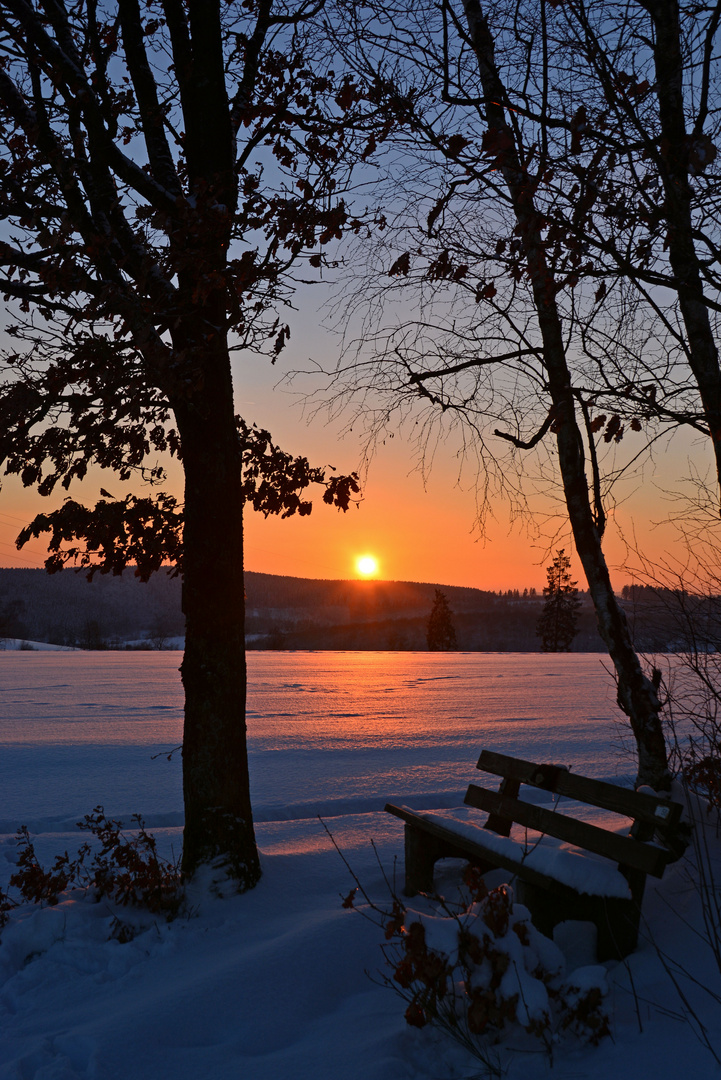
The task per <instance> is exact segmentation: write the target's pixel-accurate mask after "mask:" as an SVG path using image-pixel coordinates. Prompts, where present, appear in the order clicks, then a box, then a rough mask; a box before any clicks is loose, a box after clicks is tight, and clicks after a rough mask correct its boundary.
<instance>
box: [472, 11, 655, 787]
mask: <svg viewBox="0 0 721 1080" xmlns="http://www.w3.org/2000/svg"><path fill="white" fill-rule="evenodd" d="M464 9H465V13H466V19H467V22H468V28H469V31H470V36H471V41H472V43H473V48H474V51H475V54H476V59H477V62H478V67H479V72H480V76H481V81H482V85H483V91H484V95H485V98H486V114H487V118H488V122H489V127H490V128H491V129H493V130H495V131H496V132H498V133H499V134H502V136H503V137H504V138H503V141H502V142H501V141H500V140H499V146H501V145H502V146H503V147H504V149H503V150H502V152H501V153H500V154H499V158H500V161H501V171H502V173H503V177H504V180H505V183H506V186H507V188H508V192H509V195H510V199H511V204H512V207H513V212H514V214H515V218H516V221H517V224H518V232H519V234H520V236H521V239H522V242H523V247H524V255H525V260H526V266H527V272H528V276H529V278H530V281H531V289H532V293H533V299H534V304H535V307H536V313H537V317H538V325H539V329H540V333H541V339H542V343H543V359H544V366H545V368H546V373H547V376H548V389H549V393H550V397H551V401H552V403H553V409H554V416H555V420H554V425H553V426H554V428H555V433H556V443H557V449H558V462H559V468H560V472H561V479H562V483H563V491H564V496H565V501H566V507H567V510H568V517H569V521H570V524H571V529H572V531H573V538H574V542H575V545H576V551H577V552H578V556H579V558H580V560H581V563H582V565H583V569H584V573H585V575H586V580H587V582H588V588H589V592H590V595H591V599H592V600H593V605H594V608H595V611H596V617H597V619H598V629H599V633H600V635H601V637H602V639H603V642H604V644H605V645H606V648H607V649H608V652H609V655H610V657H611V660H612V661H613V665H614V668H615V670H616V675H617V679H618V703H619V706H620V707H621V708H622V709H623V711H624V712H625V713H626V715H627V716H628V717H629V720H630V723H631V729H632V731H633V734H634V738H635V740H636V745H637V748H638V777H637V782H638V783H639V784H649V785H650V786H651V787H653V788H655V789H656V790H663V789H665V788H668V787H669V786H670V774H669V771H668V761H667V754H666V743H665V739H664V735H663V729H662V726H661V721H660V717H659V709H660V703H659V700H658V695H657V693H656V690H655V687H654V686H653V684H652V682H651V680H650V679H648V678H647V676H646V675H645V674H644V672H643V669H642V667H641V664H640V661H639V659H638V656H637V655H636V652H635V650H634V648H633V644H632V642H631V637H630V633H629V630H628V624H627V622H626V616H625V614H624V612H623V610H622V609H621V608H620V606H619V604H618V602H617V600H616V596H615V594H614V592H613V588H612V586H611V578H610V575H609V572H608V567H607V565H606V559H605V556H604V554H603V549H602V546H601V534H600V530H599V528H598V526H597V523H596V520H595V518H594V514H593V508H592V505H591V499H590V496H589V488H588V477H587V476H586V468H585V455H584V448H583V438H582V435H581V429H580V426H579V424H578V421H577V418H576V411H575V401H574V396H573V390H572V387H571V375H570V372H569V370H568V365H567V363H566V355H565V348H564V342H563V326H562V320H561V316H560V313H559V310H558V305H557V303H556V282H555V280H554V276H553V272H552V270H551V267H550V266H549V265H548V262H547V259H546V253H545V247H544V244H543V237H542V231H541V229H542V218H541V215H540V214H539V213H538V211H537V209H536V206H535V202H534V197H533V192H534V186H533V181H532V178H531V177H530V176H529V174H528V171H527V169H526V168H525V167H524V166H523V165H522V164H521V159H520V155H519V153H518V147H517V143H516V139H515V135H514V132H513V129H512V128H511V127H510V125H509V124H508V122H507V120H506V114H505V109H504V106H503V102H504V101H505V100H506V93H505V88H504V86H503V83H502V80H501V77H500V75H499V72H498V69H497V68H496V65H495V57H494V43H493V37H492V35H491V32H490V29H489V27H488V23H487V22H486V19H485V17H484V15H483V12H482V9H481V5H480V3H479V2H478V0H464Z"/></svg>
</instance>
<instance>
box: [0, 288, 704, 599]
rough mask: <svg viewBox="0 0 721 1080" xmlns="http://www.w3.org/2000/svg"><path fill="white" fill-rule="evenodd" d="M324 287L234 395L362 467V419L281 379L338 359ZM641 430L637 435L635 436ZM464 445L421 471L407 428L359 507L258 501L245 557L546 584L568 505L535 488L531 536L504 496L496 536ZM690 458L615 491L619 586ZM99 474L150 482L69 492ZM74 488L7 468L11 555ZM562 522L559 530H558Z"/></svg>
mask: <svg viewBox="0 0 721 1080" xmlns="http://www.w3.org/2000/svg"><path fill="white" fill-rule="evenodd" d="M322 299H323V295H322V294H321V291H320V290H317V301H316V294H313V295H312V296H311V297H310V298H305V300H304V304H303V306H302V310H300V311H298V312H295V313H292V317H291V326H292V331H293V333H292V337H291V341H290V344H289V346H288V347H287V349H286V350H285V352H284V353H283V354H282V355H281V358H280V360H279V361H278V362H277V364H276V365H275V366H272V365H271V364H270V362H269V361H268V360H267V359H265V358H263V357H257V356H251V357H249V358H247V359H238V360H237V361H236V362H235V364H236V366H235V386H236V402H237V408H238V411H239V412H240V413H241V414H242V415H243V416H244V417H245V418H246V419H247V420H249V421H255V422H256V423H258V424H259V425H260V426H262V427H266V428H268V429H269V430H270V431H271V432H272V434H273V436H274V438H275V439H276V440H277V442H278V444H279V445H280V446H281V447H282V448H283V449H284V450H287V451H288V452H291V453H293V454H304V455H305V456H307V457H308V458H309V460H310V462H311V464H313V465H333V466H335V467H336V469H337V470H339V471H342V472H352V471H354V470H356V469H359V468H360V467H361V464H362V463H361V452H362V442H361V437H360V433H359V432H357V431H355V430H354V431H353V432H352V433H350V434H347V435H345V437H343V438H341V432H342V430H343V428H344V427H346V426H347V425H348V423H349V413H348V412H345V413H341V414H340V415H339V416H337V417H336V418H334V419H329V418H328V417H327V416H326V415H325V414H320V415H317V416H316V417H315V418H314V419H312V420H311V421H309V420H308V418H307V416H304V411H303V403H302V401H301V399H300V395H301V392H302V391H305V392H310V391H311V389H314V388H315V387H316V386H317V382H311V381H309V380H308V379H305V380H303V379H300V380H296V381H295V382H294V383H293V384H292V385H291V386H289V385H286V384H283V382H282V379H283V376H284V375H285V374H286V373H287V372H289V371H294V370H298V369H307V368H308V367H309V364H308V361H309V358H312V359H313V360H315V361H318V362H321V363H323V364H324V365H325V366H330V365H331V363H332V362H334V360H335V357H336V355H337V349H338V345H337V340H336V338H335V337H334V336H332V335H331V334H330V333H328V332H326V331H324V330H323V329H322V327H321V325H320V324H321V315H319V314H318V313H317V310H316V307H317V305H318V304H320V302H321V300H322ZM306 412H307V410H306ZM633 439H635V440H637V443H638V446H637V445H636V444H635V443H633V444H632V441H631V440H633ZM642 439H643V436H642V435H639V434H636V433H630V435H629V438H628V439H627V440H624V443H623V444H622V448H623V451H624V453H628V454H631V453H632V452H635V451H636V450H637V449H640V446H641V445H642ZM459 449H460V446H459V437H458V436H457V435H454V434H451V435H450V436H449V438H448V439H447V441H446V442H445V443H442V444H441V445H440V446H439V448H438V449H437V451H436V453H435V457H434V462H433V466H432V468H431V469H430V471H429V472H428V475H427V476H426V477H425V481H424V477H423V475H422V472H421V471H420V469H419V468H418V461H417V457H416V455H415V454H414V452H413V448H412V446H411V445H410V444H409V441H408V439H407V438H406V437H405V436H404V434H403V433H401V434H398V435H396V436H395V437H393V438H390V439H387V440H386V442H385V444H382V445H380V446H378V448H377V451H376V454H375V456H374V458H373V460H372V462H371V463H370V468H369V470H368V472H367V475H366V477H365V482H364V487H363V499H362V502H361V504H360V505H359V506H358V507H351V509H350V510H349V511H348V513H346V514H343V513H342V512H340V511H338V510H336V509H332V508H329V507H327V506H325V505H324V504H323V502H322V499H321V492H320V490H319V491H318V494H317V495H316V497H315V498H314V508H313V512H312V514H311V516H310V517H305V518H292V519H288V520H285V521H282V520H279V519H268V520H265V519H264V518H263V517H262V516H261V515H259V514H257V513H253V512H249V513H248V514H247V516H246V545H247V546H246V567H247V569H249V570H255V571H259V572H263V573H270V574H289V575H293V576H297V577H310V578H349V577H358V576H361V575H360V574H359V573H358V570H357V567H356V561H357V559H358V558H359V557H360V556H363V555H371V556H373V557H374V558H375V559H376V560H377V562H378V570H377V574H376V576H377V577H378V578H380V579H384V580H394V581H430V582H434V583H437V584H447V585H468V586H474V587H477V588H482V589H494V590H498V589H509V588H520V589H523V588H526V587H528V588H530V587H532V586H533V587H535V588H537V589H540V588H542V587H543V585H544V584H545V581H546V577H545V571H544V566H545V565H547V564H548V562H549V561H550V559H549V554H548V553H549V550H551V551H553V550H555V549H556V548H558V547H565V548H566V550H567V551H569V552H572V543H571V540H570V536H569V533H568V528H567V526H566V524H565V521H564V520H563V518H562V517H561V516H556V517H555V518H554V517H551V518H550V519H549V520H546V518H547V516H548V515H549V514H552V512H553V510H554V506H553V504H552V503H551V502H549V500H548V499H547V498H545V497H543V496H541V495H534V496H533V497H532V507H533V510H534V514H535V516H534V518H533V522H532V523H531V532H532V535H529V533H528V525H529V523H528V522H525V523H524V522H523V521H517V522H515V523H512V522H511V521H510V519H509V507H508V505H507V504H506V503H504V502H503V501H501V500H497V501H496V502H495V503H494V506H493V512H494V515H495V516H494V517H493V518H492V519H490V520H489V521H488V525H487V530H486V537H485V539H484V538H483V537H481V536H480V534H479V531H478V529H477V528H475V520H476V503H475V494H474V484H475V470H474V468H473V466H472V465H470V464H469V465H468V466H467V467H466V468H465V469H463V470H461V469H460V464H459V462H460V459H459ZM692 463H693V466H694V467H695V468H696V469H697V470H698V471H700V472H702V473H703V472H705V471H706V470H707V468H708V464H709V462H708V457H707V451H706V447H705V446H704V445H703V443H700V442H699V441H698V440H696V441H691V440H690V439H689V438H688V437H686V438H683V437H676V438H675V440H674V441H673V442H672V443H671V444H670V446H667V445H666V444H661V445H660V447H659V448H657V451H656V454H655V461H654V463H653V465H648V466H647V467H646V468H645V470H644V473H643V474H642V475H637V476H635V477H634V478H632V479H630V480H629V481H627V482H626V483H625V485H624V486H619V488H618V492H617V494H618V495H619V496H621V497H622V499H623V501H622V502H621V504H620V505H619V506H618V507H617V509H616V511H615V512H613V513H612V514H610V516H609V525H608V528H607V533H606V539H605V541H604V545H605V549H606V552H607V558H608V560H609V563H610V565H611V566H612V567H613V568H614V572H613V580H614V584H615V586H616V587H617V588H620V587H621V586H622V585H623V584H625V583H626V582H627V581H629V580H630V576H629V572H628V570H627V568H626V567H627V566H633V565H635V564H636V562H637V559H636V558H635V557H634V556H633V555H631V554H629V551H628V548H627V546H626V543H625V542H624V538H625V539H626V540H627V541H629V543H630V544H631V546H634V544H635V546H638V547H640V548H641V549H642V550H643V551H644V553H645V554H646V555H647V556H648V557H650V558H652V559H658V558H664V557H665V556H666V555H667V554H668V553H669V552H670V553H673V552H674V551H675V550H678V548H677V537H678V532H677V530H676V529H675V528H673V527H671V526H669V525H665V526H664V525H658V524H657V523H658V522H663V521H664V519H666V518H668V516H669V514H671V513H672V512H673V510H674V508H675V506H674V503H673V501H672V500H670V499H669V497H668V495H667V494H664V491H665V490H666V491H667V490H670V489H673V488H674V487H677V486H678V484H679V482H680V481H681V480H682V478H683V477H684V476H688V474H689V470H690V468H691V464H692ZM459 471H460V481H459ZM101 485H102V486H104V487H105V488H107V489H108V490H109V491H110V492H111V493H112V494H113V495H114V496H116V497H122V496H124V495H126V494H127V493H128V492H129V491H130V490H135V492H136V493H139V492H140V491H141V490H142V489H141V488H140V487H138V486H136V487H135V488H134V489H133V487H132V485H130V484H121V483H119V482H118V481H117V480H116V478H115V477H113V476H112V475H109V474H107V473H100V472H99V471H98V472H96V473H95V474H94V476H93V477H92V478H91V480H89V481H86V482H85V483H84V484H83V485H74V486H73V488H71V492H70V493H71V495H73V496H74V497H76V498H78V499H79V500H81V501H86V502H88V503H93V502H94V501H95V500H96V499H97V498H99V488H100V486H101ZM169 487H170V489H171V490H173V491H174V492H175V493H177V494H178V495H179V496H181V495H182V476H181V472H180V469H179V468H178V466H177V465H174V466H173V468H172V471H171V483H170V485H169ZM64 495H65V493H64V492H58V493H57V494H56V495H54V496H52V497H51V498H48V499H43V498H41V497H40V496H38V495H37V494H35V493H34V492H33V491H32V489H26V490H23V489H22V487H21V485H20V484H19V482H18V481H17V480H15V479H14V478H13V479H10V480H9V479H7V478H5V479H4V480H3V489H2V492H0V565H3V566H40V565H42V562H43V558H44V554H45V551H44V547H43V544H42V542H41V541H35V542H33V543H32V544H29V545H27V546H26V547H25V548H24V549H23V550H22V551H17V550H16V548H15V543H14V541H15V537H16V536H17V533H18V531H19V530H20V528H22V526H23V525H24V524H25V523H26V522H27V521H29V520H30V519H31V518H32V517H33V516H34V515H35V514H36V513H38V512H43V511H45V512H47V511H49V510H51V509H53V508H54V507H55V506H57V505H59V504H60V503H61V501H62V498H63V497H64ZM555 508H556V510H557V509H558V506H557V505H556V507H555ZM556 529H560V532H559V534H558V536H557V538H556V539H555V540H554V530H556ZM534 532H535V534H536V535H533V533H534ZM634 538H635V539H634ZM572 572H573V574H574V576H575V577H576V578H578V580H579V586H580V587H581V588H583V587H585V582H584V580H583V575H582V571H581V568H580V565H579V563H578V560H577V559H576V558H575V554H573V564H572Z"/></svg>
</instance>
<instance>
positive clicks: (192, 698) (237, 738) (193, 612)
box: [175, 334, 260, 890]
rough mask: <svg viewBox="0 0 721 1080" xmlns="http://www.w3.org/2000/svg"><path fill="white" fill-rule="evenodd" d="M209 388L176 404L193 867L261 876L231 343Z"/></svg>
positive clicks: (204, 369) (206, 359) (212, 368)
mask: <svg viewBox="0 0 721 1080" xmlns="http://www.w3.org/2000/svg"><path fill="white" fill-rule="evenodd" d="M199 368H200V371H199V373H198V374H199V377H200V381H201V388H200V389H199V390H198V391H196V392H195V393H193V395H192V396H191V397H190V399H189V400H188V401H187V402H182V403H176V405H175V415H176V420H177V423H178V431H179V433H180V437H181V443H182V453H183V465H184V469H185V530H184V538H183V550H184V553H183V611H184V613H185V618H186V636H185V655H184V657H183V663H182V666H181V669H180V670H181V675H182V679H183V688H184V690H185V730H184V736H183V794H184V801H185V834H184V842H183V871H184V872H185V873H186V874H188V875H192V874H193V873H194V872H195V870H196V869H197V868H198V866H200V865H201V864H203V863H211V864H213V865H214V866H216V867H220V868H222V869H223V870H224V871H225V873H226V874H227V875H228V876H229V877H231V878H233V879H234V880H235V881H236V882H237V884H238V887H239V888H240V889H241V890H245V889H248V888H252V886H253V885H255V883H256V882H257V881H258V879H259V877H260V863H259V859H258V853H257V849H256V846H255V836H254V830H253V817H252V811H251V802H250V783H249V775H248V754H247V747H246V724H245V699H246V663H245V592H244V586H243V503H242V494H241V456H240V447H239V442H238V435H237V430H236V425H235V417H234V410H233V392H232V382H231V376H230V361H229V357H228V352H227V347H226V346H225V341H224V337H223V335H221V334H218V335H217V336H216V338H215V339H214V341H212V342H211V343H210V345H209V346H206V348H205V349H204V353H203V356H202V359H201V362H200V363H199Z"/></svg>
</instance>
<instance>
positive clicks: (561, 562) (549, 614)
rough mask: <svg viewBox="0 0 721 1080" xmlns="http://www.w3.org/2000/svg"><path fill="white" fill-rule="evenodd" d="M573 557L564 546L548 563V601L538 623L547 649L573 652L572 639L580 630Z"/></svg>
mask: <svg viewBox="0 0 721 1080" xmlns="http://www.w3.org/2000/svg"><path fill="white" fill-rule="evenodd" d="M570 569H571V560H570V559H569V557H568V555H566V553H565V551H564V549H563V548H561V549H560V550H559V551H557V552H556V558H555V559H554V560H553V562H552V563H551V565H550V566H548V567H546V575H547V577H548V584H547V585H546V587H545V589H544V590H543V595H544V596H545V597H546V602H545V604H544V605H543V611H542V612H541V615H540V618H539V620H538V625H537V627H536V633H537V634H538V636H539V637H540V639H541V648H542V649H543V651H544V652H570V651H571V643H572V641H573V639H574V638H575V636H576V634H577V633H578V629H577V625H576V624H577V622H578V609H579V608H580V606H581V601H580V600H579V599H578V589H577V588H576V582H575V581H571V575H570V573H569V570H570Z"/></svg>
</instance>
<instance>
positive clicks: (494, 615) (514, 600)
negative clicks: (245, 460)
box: [0, 568, 721, 652]
mask: <svg viewBox="0 0 721 1080" xmlns="http://www.w3.org/2000/svg"><path fill="white" fill-rule="evenodd" d="M439 588H440V589H442V590H443V592H444V594H445V595H446V597H447V599H448V603H449V605H450V608H451V611H452V613H453V622H454V626H455V630H456V637H457V641H458V647H459V649H462V650H469V651H503V652H535V651H538V649H539V647H540V645H539V640H538V637H537V636H536V623H537V619H538V616H539V614H540V611H541V608H542V605H543V596H542V594H540V593H537V592H536V591H535V590H533V589H531V590H528V589H524V590H519V589H509V590H506V591H504V592H499V593H497V592H490V591H485V590H481V589H473V588H462V587H460V586H453V585H439V584H427V583H420V582H408V581H357V580H323V579H313V578H296V577H284V576H280V575H274V574H258V573H253V572H247V573H246V593H247V623H246V634H247V646H248V648H250V649H359V650H360V649H364V650H366V649H367V650H387V649H390V650H425V649H426V648H427V645H426V627H427V623H428V617H429V614H430V611H431V607H432V605H433V599H434V595H435V590H436V589H439ZM180 590H181V584H180V580H179V578H177V577H176V578H173V577H170V576H168V575H166V574H162V573H161V574H156V575H155V576H154V577H153V578H151V580H150V581H149V582H148V583H147V584H143V583H141V582H140V581H139V580H138V579H137V578H136V577H135V576H134V575H133V573H132V571H126V572H125V573H124V574H122V575H120V576H117V577H115V576H112V575H107V576H101V575H96V576H95V578H94V579H93V581H92V582H88V581H87V579H86V577H85V575H84V574H82V573H75V572H73V571H70V570H66V571H63V572H62V573H59V574H54V575H48V574H46V573H45V571H44V570H36V569H3V568H0V646H1V645H2V642H3V641H4V640H5V639H8V638H16V639H21V640H26V641H28V642H32V641H38V642H50V643H52V644H56V645H66V646H68V645H69V646H74V647H79V648H85V649H99V648H115V649H117V648H127V647H135V648H167V647H178V646H179V645H180V644H181V642H180V641H179V640H178V639H180V638H182V635H183V630H184V618H183V613H182V610H181V598H180ZM580 597H581V600H582V606H581V610H580V613H579V622H578V627H579V632H578V634H577V636H576V638H575V640H574V642H573V646H572V651H574V652H597V651H602V650H603V646H602V643H601V640H600V638H599V636H598V634H597V632H596V628H595V617H594V615H593V610H592V606H591V604H590V602H589V600H588V596H587V594H585V593H581V594H580ZM622 600H623V604H624V607H625V608H626V612H627V615H628V618H629V622H630V623H631V626H632V629H634V632H635V637H636V642H637V647H638V648H640V649H642V650H645V651H651V650H653V651H658V652H663V651H678V650H680V649H682V648H684V647H687V646H688V644H690V640H689V639H690V636H691V634H692V633H693V634H694V635H695V636H696V638H697V639H698V640H701V641H702V647H708V648H716V647H719V648H721V616H720V615H719V611H720V610H721V601H720V600H719V598H717V597H711V598H709V597H705V598H704V597H696V598H690V597H688V596H687V595H686V596H685V599H684V601H683V603H679V598H678V595H677V594H676V593H674V592H673V591H672V590H657V589H650V588H643V587H641V586H633V587H630V588H629V587H626V588H624V590H623V593H622ZM691 611H692V618H693V622H694V624H695V625H694V629H693V631H691V630H689V627H688V622H689V616H690V612H691Z"/></svg>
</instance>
